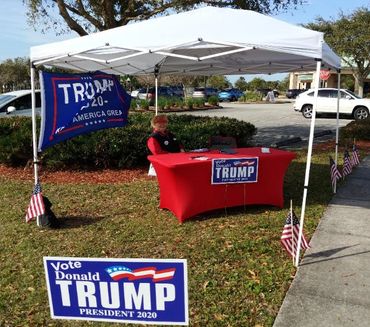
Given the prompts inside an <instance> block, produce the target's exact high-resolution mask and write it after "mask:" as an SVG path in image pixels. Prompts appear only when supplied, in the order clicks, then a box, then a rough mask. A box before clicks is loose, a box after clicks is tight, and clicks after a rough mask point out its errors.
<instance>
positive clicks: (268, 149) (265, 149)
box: [261, 148, 270, 153]
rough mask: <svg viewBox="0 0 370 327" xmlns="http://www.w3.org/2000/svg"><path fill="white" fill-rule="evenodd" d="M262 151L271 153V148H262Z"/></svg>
mask: <svg viewBox="0 0 370 327" xmlns="http://www.w3.org/2000/svg"><path fill="white" fill-rule="evenodd" d="M261 152H262V153H270V148H261Z"/></svg>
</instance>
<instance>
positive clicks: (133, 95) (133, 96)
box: [131, 89, 140, 99]
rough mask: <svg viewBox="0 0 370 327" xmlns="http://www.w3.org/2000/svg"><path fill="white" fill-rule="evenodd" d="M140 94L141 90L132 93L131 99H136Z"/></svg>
mask: <svg viewBox="0 0 370 327" xmlns="http://www.w3.org/2000/svg"><path fill="white" fill-rule="evenodd" d="M139 92H140V89H138V90H133V91H131V98H134V99H136V98H137V95H138V94H139Z"/></svg>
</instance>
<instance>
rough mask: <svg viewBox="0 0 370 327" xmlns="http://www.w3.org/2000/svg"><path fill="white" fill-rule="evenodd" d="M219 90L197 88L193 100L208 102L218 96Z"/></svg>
mask: <svg viewBox="0 0 370 327" xmlns="http://www.w3.org/2000/svg"><path fill="white" fill-rule="evenodd" d="M217 95H218V90H217V89H215V88H213V87H196V88H195V89H194V92H193V95H192V97H193V98H204V99H206V100H208V99H209V97H211V96H217Z"/></svg>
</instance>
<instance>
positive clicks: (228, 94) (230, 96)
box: [218, 89, 243, 101]
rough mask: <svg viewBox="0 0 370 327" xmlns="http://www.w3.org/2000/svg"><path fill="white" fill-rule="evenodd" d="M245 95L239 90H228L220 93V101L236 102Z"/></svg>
mask: <svg viewBox="0 0 370 327" xmlns="http://www.w3.org/2000/svg"><path fill="white" fill-rule="evenodd" d="M242 95H243V92H242V91H240V90H239V89H226V90H223V91H221V92H219V93H218V100H219V101H236V100H238V99H239V98H240V97H241V96H242Z"/></svg>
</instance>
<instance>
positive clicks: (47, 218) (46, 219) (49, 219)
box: [39, 195, 60, 228]
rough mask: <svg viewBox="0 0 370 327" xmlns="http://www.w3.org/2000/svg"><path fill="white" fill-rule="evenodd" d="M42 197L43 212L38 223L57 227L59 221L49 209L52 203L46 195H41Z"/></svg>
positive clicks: (42, 225) (43, 225)
mask: <svg viewBox="0 0 370 327" xmlns="http://www.w3.org/2000/svg"><path fill="white" fill-rule="evenodd" d="M42 197H43V199H44V206H45V213H44V214H43V215H41V216H40V217H39V223H40V226H41V227H50V228H58V227H60V221H59V220H58V219H57V217H56V216H55V214H54V212H53V211H52V210H51V207H52V205H53V204H52V203H51V202H50V200H49V199H48V198H47V197H46V196H44V195H43V196H42Z"/></svg>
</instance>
